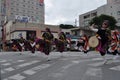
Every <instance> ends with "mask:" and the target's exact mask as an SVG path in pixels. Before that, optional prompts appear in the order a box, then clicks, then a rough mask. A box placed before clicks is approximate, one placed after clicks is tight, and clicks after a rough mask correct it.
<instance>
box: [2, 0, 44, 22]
mask: <svg viewBox="0 0 120 80" xmlns="http://www.w3.org/2000/svg"><path fill="white" fill-rule="evenodd" d="M0 9H1V11H0V14H1V15H0V22H1V23H2V22H4V21H11V20H12V21H17V22H28V23H40V24H44V12H45V11H44V0H0Z"/></svg>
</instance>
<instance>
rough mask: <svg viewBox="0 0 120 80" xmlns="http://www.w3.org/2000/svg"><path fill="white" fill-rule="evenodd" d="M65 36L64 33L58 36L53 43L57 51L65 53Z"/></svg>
mask: <svg viewBox="0 0 120 80" xmlns="http://www.w3.org/2000/svg"><path fill="white" fill-rule="evenodd" d="M66 42H67V41H66V36H65V34H64V33H60V34H59V39H57V40H56V41H55V44H56V48H57V51H59V52H63V51H65V46H66Z"/></svg>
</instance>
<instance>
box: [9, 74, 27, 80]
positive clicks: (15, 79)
mask: <svg viewBox="0 0 120 80" xmlns="http://www.w3.org/2000/svg"><path fill="white" fill-rule="evenodd" d="M25 78H26V77H25V76H22V75H21V74H16V75H13V76H10V77H8V80H9V79H12V80H23V79H25Z"/></svg>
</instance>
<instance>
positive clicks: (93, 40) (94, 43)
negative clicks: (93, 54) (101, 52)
mask: <svg viewBox="0 0 120 80" xmlns="http://www.w3.org/2000/svg"><path fill="white" fill-rule="evenodd" d="M88 43H89V46H90V47H93V48H95V47H97V46H98V44H99V40H98V38H97V37H96V36H92V37H90V38H89V42H88Z"/></svg>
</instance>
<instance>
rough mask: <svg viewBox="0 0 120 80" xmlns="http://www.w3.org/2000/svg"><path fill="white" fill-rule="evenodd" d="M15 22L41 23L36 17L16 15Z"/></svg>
mask: <svg viewBox="0 0 120 80" xmlns="http://www.w3.org/2000/svg"><path fill="white" fill-rule="evenodd" d="M15 20H16V21H19V22H29V23H39V21H40V20H39V19H38V18H37V17H36V18H34V17H28V16H20V15H15Z"/></svg>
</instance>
